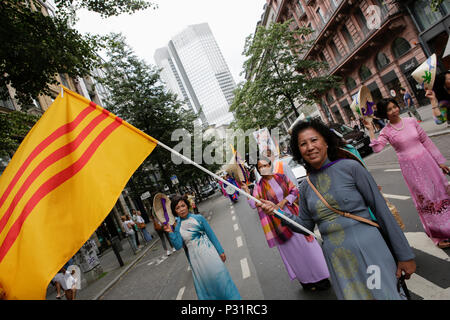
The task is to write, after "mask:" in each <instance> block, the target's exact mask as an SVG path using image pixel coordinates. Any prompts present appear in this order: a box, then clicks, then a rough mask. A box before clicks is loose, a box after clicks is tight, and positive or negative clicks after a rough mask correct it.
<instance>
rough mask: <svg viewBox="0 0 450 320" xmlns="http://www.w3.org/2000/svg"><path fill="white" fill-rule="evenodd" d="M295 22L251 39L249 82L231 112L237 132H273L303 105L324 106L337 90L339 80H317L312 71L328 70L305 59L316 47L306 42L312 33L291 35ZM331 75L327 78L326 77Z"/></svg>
mask: <svg viewBox="0 0 450 320" xmlns="http://www.w3.org/2000/svg"><path fill="white" fill-rule="evenodd" d="M291 22H292V20H288V21H286V22H285V23H273V24H271V25H270V27H268V28H265V27H262V26H260V27H259V28H258V29H257V31H256V33H255V34H254V35H250V36H249V37H248V38H247V39H246V43H245V48H244V52H243V54H244V55H245V56H246V57H247V60H246V61H245V62H244V73H245V75H246V78H247V82H245V83H244V84H240V85H239V86H238V88H237V90H236V92H235V99H234V101H233V104H232V106H231V107H230V110H231V111H232V112H234V114H235V118H236V121H235V123H234V124H233V125H234V127H238V128H241V129H244V130H247V129H250V128H255V127H257V126H259V127H268V128H269V129H271V128H274V127H276V126H278V125H279V123H280V121H282V120H284V118H285V117H286V116H287V115H288V114H290V113H291V112H293V111H294V112H295V113H296V114H297V115H298V113H297V110H296V108H295V107H294V105H295V102H296V103H298V104H299V105H300V106H302V105H309V104H312V103H314V102H315V101H318V99H319V98H320V96H321V95H322V94H323V93H324V92H326V91H328V90H329V89H331V88H334V87H336V86H337V83H338V80H339V79H338V78H337V77H334V76H328V75H322V76H317V77H312V75H311V72H312V71H324V70H325V68H326V64H325V63H323V62H318V61H313V60H304V59H302V58H301V57H302V55H303V54H304V53H306V52H307V50H308V49H309V48H310V46H311V42H308V41H305V42H303V43H301V42H300V41H299V40H298V39H300V37H302V36H303V37H306V36H308V35H309V34H310V33H311V32H312V30H311V29H309V28H299V29H296V30H290V28H289V25H290V24H291ZM324 74H325V73H324Z"/></svg>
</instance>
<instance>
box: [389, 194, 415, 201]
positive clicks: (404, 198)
mask: <svg viewBox="0 0 450 320" xmlns="http://www.w3.org/2000/svg"><path fill="white" fill-rule="evenodd" d="M383 195H384V197H385V198H390V199H397V200H408V199H411V197H408V196H399V195H396V194H386V193H383Z"/></svg>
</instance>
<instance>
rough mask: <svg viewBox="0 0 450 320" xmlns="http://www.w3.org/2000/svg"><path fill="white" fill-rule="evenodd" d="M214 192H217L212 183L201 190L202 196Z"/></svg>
mask: <svg viewBox="0 0 450 320" xmlns="http://www.w3.org/2000/svg"><path fill="white" fill-rule="evenodd" d="M214 193H215V191H214V188H213V187H212V186H211V185H210V184H207V185H206V186H204V187H203V188H202V189H201V191H200V194H201V195H202V198H206V197H208V196H210V195H212V194H214Z"/></svg>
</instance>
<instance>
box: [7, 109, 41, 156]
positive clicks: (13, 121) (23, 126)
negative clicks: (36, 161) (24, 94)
mask: <svg viewBox="0 0 450 320" xmlns="http://www.w3.org/2000/svg"><path fill="white" fill-rule="evenodd" d="M38 119H39V117H37V116H35V115H31V114H28V113H24V112H20V111H13V112H9V113H0V128H1V130H0V157H11V158H12V156H13V154H14V152H15V151H16V149H17V148H18V147H19V145H20V144H21V143H22V140H23V139H24V138H25V136H26V135H27V133H28V132H29V131H30V130H31V128H32V127H33V126H34V124H35V123H36V121H37V120H38Z"/></svg>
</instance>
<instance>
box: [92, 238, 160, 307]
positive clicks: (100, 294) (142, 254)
mask: <svg viewBox="0 0 450 320" xmlns="http://www.w3.org/2000/svg"><path fill="white" fill-rule="evenodd" d="M158 241H160V239H159V238H157V239H156V241H155V242H153V243H152V244H151V245H149V246H148V247H147V248H146V249H145V250H144V251H143V252H141V253H140V255H139V256H137V257H136V258H135V259H134V260H133V261H132V262H131V263H130V264H129V265H128V266H126V267H125V269H123V270H122V272H121V273H120V274H119V275H118V276H117V277H115V278H114V279H113V280H112V281H111V282H110V283H109V284H107V285H106V286H105V287H104V288H103V289H102V290H101V291H100V292H99V293H98V294H97V295H96V296H95V297H93V298H92V300H99V299H100V298H101V297H102V296H103V295H104V294H105V293H106V291H108V290H109V289H110V288H111V287H112V286H114V285H115V284H116V283H117V282H118V281H119V280H120V278H122V276H123V275H124V274H125V273H127V272H128V271H129V270H130V269H131V268H132V267H133V266H134V265H136V263H138V262H139V260H141V258H142V257H143V256H144V255H145V254H146V253H147V252H148V251H149V250H150V249H151V248H153V247H154V246H155V244H156V243H157V242H158Z"/></svg>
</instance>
